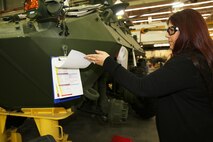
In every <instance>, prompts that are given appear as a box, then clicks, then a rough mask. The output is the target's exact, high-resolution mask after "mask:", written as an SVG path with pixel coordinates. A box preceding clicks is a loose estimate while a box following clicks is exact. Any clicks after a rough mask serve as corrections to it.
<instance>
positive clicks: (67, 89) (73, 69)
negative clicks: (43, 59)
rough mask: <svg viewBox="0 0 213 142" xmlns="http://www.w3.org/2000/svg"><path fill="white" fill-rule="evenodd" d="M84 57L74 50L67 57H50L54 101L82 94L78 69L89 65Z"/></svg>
mask: <svg viewBox="0 0 213 142" xmlns="http://www.w3.org/2000/svg"><path fill="white" fill-rule="evenodd" d="M84 57H85V54H83V53H81V52H79V51H76V50H71V52H70V53H69V55H68V56H67V57H64V56H63V57H52V59H51V63H52V77H53V88H54V99H62V98H68V97H75V96H79V95H82V94H83V87H82V82H81V76H80V70H79V69H80V68H86V67H88V66H89V65H90V62H89V61H88V60H86V59H84Z"/></svg>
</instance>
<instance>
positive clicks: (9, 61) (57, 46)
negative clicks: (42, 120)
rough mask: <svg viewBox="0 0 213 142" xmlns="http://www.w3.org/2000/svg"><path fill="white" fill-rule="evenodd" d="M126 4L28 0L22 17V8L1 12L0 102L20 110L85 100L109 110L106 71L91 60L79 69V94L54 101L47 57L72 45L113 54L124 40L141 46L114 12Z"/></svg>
mask: <svg viewBox="0 0 213 142" xmlns="http://www.w3.org/2000/svg"><path fill="white" fill-rule="evenodd" d="M91 3H92V2H91ZM92 4H94V3H92ZM127 6H128V4H127V3H124V4H118V5H112V2H109V1H104V2H102V3H100V4H98V5H97V4H96V5H90V6H88V7H86V6H85V7H83V6H79V7H68V6H66V7H65V6H64V0H26V1H25V5H24V9H25V13H22V15H23V14H24V15H26V18H24V19H22V18H21V17H20V14H16V15H10V16H6V17H2V20H1V21H0V43H1V46H0V65H1V72H0V78H1V95H0V107H3V108H5V109H8V110H19V109H20V108H29V107H31V108H40V107H57V106H62V107H66V108H67V107H71V106H74V105H78V106H80V108H85V107H84V106H85V104H87V102H88V101H89V102H95V103H94V104H95V105H96V106H97V107H96V109H97V108H99V109H100V111H97V113H99V112H103V114H107V113H109V112H111V113H112V110H113V109H111V111H110V104H109V98H108V96H107V85H106V84H107V81H108V76H107V75H106V74H105V73H104V72H103V70H102V68H101V67H100V66H97V65H95V64H91V65H90V66H89V67H87V68H85V69H80V74H81V80H82V85H83V90H84V95H83V96H81V97H80V98H78V99H75V100H70V101H62V102H60V103H54V96H53V85H52V71H51V57H54V56H64V55H67V54H68V53H69V52H70V51H71V50H72V49H74V50H77V51H80V52H82V53H84V54H88V53H94V52H95V50H96V49H98V50H104V51H107V52H108V53H109V54H110V55H111V56H112V57H115V58H116V57H117V55H118V52H119V50H120V48H121V47H122V46H123V47H125V48H126V49H127V50H128V51H129V52H130V53H134V51H137V52H143V50H142V48H141V47H140V45H139V44H138V43H137V42H136V41H135V40H134V39H133V38H132V36H131V35H130V32H129V29H128V25H127V24H126V23H125V20H118V19H117V18H116V16H115V12H117V10H119V9H120V8H125V7H127ZM91 7H92V8H91ZM84 12H85V13H84ZM111 102H114V105H115V104H116V103H117V104H120V103H121V102H119V101H116V100H113V101H111ZM79 104H80V105H79ZM90 104H91V103H89V105H90ZM121 104H122V106H119V105H117V107H119V108H121V109H126V104H125V102H122V103H121ZM115 106H116V105H115ZM87 108H88V107H87ZM82 110H85V109H82ZM87 110H88V109H87ZM87 110H85V111H87ZM88 111H89V112H95V113H96V110H95V111H93V110H88ZM113 113H116V112H113ZM125 117H126V116H125ZM112 119H113V118H112Z"/></svg>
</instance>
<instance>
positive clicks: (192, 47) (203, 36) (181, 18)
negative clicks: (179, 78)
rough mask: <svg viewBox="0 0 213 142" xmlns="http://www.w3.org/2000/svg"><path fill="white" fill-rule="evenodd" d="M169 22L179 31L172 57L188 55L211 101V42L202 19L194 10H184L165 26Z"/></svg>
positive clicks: (212, 60) (212, 94)
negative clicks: (185, 53)
mask: <svg viewBox="0 0 213 142" xmlns="http://www.w3.org/2000/svg"><path fill="white" fill-rule="evenodd" d="M169 22H170V23H171V24H172V25H174V26H176V27H178V28H179V31H180V35H179V37H178V39H177V40H176V42H175V45H174V48H173V50H172V52H173V55H177V54H179V53H182V52H189V53H190V54H189V55H190V58H191V60H192V62H193V64H194V65H195V66H196V68H198V70H199V72H200V74H201V76H202V77H203V79H204V81H205V84H206V85H207V87H208V90H209V93H210V94H211V98H212V101H213V40H212V39H211V37H210V35H209V32H208V27H207V24H206V22H205V20H204V18H203V17H202V15H201V14H200V13H199V12H197V11H196V10H193V9H185V10H182V11H180V12H177V13H175V14H173V15H172V16H171V17H170V18H169V19H168V21H167V24H169ZM191 51H193V52H191ZM194 51H195V52H194ZM197 53H199V54H197ZM200 53H201V54H200ZM208 67H209V68H208ZM206 70H207V72H206ZM207 74H210V75H211V77H210V78H209V75H207Z"/></svg>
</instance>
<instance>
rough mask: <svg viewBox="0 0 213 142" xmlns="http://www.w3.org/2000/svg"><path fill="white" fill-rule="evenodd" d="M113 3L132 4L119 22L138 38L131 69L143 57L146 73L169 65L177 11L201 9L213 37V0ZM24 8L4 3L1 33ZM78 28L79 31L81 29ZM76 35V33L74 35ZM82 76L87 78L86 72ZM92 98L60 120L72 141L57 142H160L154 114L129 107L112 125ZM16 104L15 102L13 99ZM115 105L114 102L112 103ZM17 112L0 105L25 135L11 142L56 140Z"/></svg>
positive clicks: (18, 1) (18, 2) (83, 0)
mask: <svg viewBox="0 0 213 142" xmlns="http://www.w3.org/2000/svg"><path fill="white" fill-rule="evenodd" d="M91 2H93V3H98V2H99V1H98V0H97V1H96V0H66V3H67V4H68V5H69V6H70V7H81V6H85V5H90V3H91ZM101 2H102V1H101ZM110 2H111V3H118V4H120V3H128V6H126V5H125V9H124V10H123V12H124V14H123V15H119V16H118V19H121V20H122V19H124V21H125V24H127V25H128V29H129V31H130V34H131V36H132V37H134V39H135V41H136V43H137V44H138V45H136V46H135V45H133V46H135V50H136V52H135V53H134V54H133V55H132V56H134V55H135V57H132V56H131V57H130V58H133V59H129V60H130V61H132V60H133V61H132V62H133V63H131V65H132V66H134V65H135V64H136V63H135V62H134V60H137V61H138V60H139V59H144V58H146V60H147V65H146V66H147V67H148V73H151V72H153V71H154V70H156V69H158V68H160V67H161V65H162V64H164V63H165V61H166V60H167V58H169V56H170V54H171V50H170V49H169V44H168V41H167V38H166V37H165V34H166V29H167V27H168V26H167V24H166V21H167V20H168V18H169V16H170V15H171V14H173V13H175V12H177V11H179V10H182V9H187V8H192V9H195V10H197V11H199V12H200V13H201V14H202V16H203V17H204V19H205V20H206V23H207V25H208V30H209V34H210V36H211V38H212V39H213V0H117V1H115V0H113V1H110ZM24 4H25V0H0V18H1V19H0V29H1V27H3V26H2V25H3V24H2V23H4V24H5V21H4V22H2V21H3V18H4V17H7V16H10V15H16V14H25V10H24V8H23V7H24ZM89 14H90V13H89ZM89 14H88V15H89ZM79 17H84V15H83V16H79ZM25 18H26V17H25ZM25 18H24V19H25ZM27 19H28V18H26V19H25V20H27ZM73 19H74V20H73V21H74V22H75V20H76V19H77V20H78V16H77V17H74V18H73ZM79 19H80V18H79ZM77 20H76V21H77ZM32 21H33V20H32ZM1 22H2V23H1ZM84 22H85V21H84ZM8 23H9V22H8ZM105 23H107V22H105ZM8 25H9V24H8ZM85 25H86V24H85ZM35 27H36V26H35ZM36 28H37V27H36ZM92 29H93V28H92ZM78 30H80V28H79V29H78ZM98 30H99V29H95V31H96V32H97V33H98ZM2 31H3V32H5V30H3V29H2ZM41 31H42V30H41ZM90 31H92V30H88V32H90ZM72 32H73V31H71V33H70V34H71V35H72ZM96 32H94V33H96ZM73 33H74V34H75V31H74V32H73ZM85 33H86V30H85V32H84V34H85ZM27 34H28V33H27ZM30 34H31V33H30ZM30 34H29V35H30ZM32 34H33V33H32ZM4 35H5V34H4V33H1V30H0V39H1V37H3V38H2V39H5V37H6V36H5V37H4ZM68 36H69V35H68ZM6 38H7V37H6ZM65 38H66V37H65ZM0 41H1V40H0ZM2 41H3V40H2ZM14 41H16V40H14ZM35 41H36V40H35ZM53 41H54V40H52V42H53ZM82 41H85V40H82ZM39 42H40V43H42V42H45V41H44V40H40V41H39V39H38V40H37V41H36V42H35V43H36V44H35V45H39V44H40V43H39ZM121 42H122V41H121ZM123 42H125V41H123ZM0 43H1V42H0ZM55 43H56V42H53V43H52V44H51V45H53V44H55ZM28 44H29V43H27V44H26V45H28ZM60 44H61V41H60ZM89 44H90V43H89ZM104 44H105V43H104ZM125 44H128V43H125ZM134 44H135V43H134ZM4 45H7V44H4ZM47 45H48V44H45V46H47ZM85 45H86V44H85ZM85 45H82V46H85ZM100 45H101V43H98V46H100ZM109 45H111V44H109ZM112 45H113V46H114V44H112ZM128 45H129V44H128ZM60 46H61V45H60ZM103 46H104V47H105V46H108V43H106V45H103ZM130 46H131V44H130ZM63 47H64V46H63ZM116 48H117V47H116ZM131 50H132V49H131ZM22 51H23V52H24V51H26V52H27V51H28V50H26V49H24V50H22ZM109 51H110V49H109ZM46 52H47V51H46ZM48 52H49V51H48ZM57 52H58V50H57ZM60 53H61V51H60ZM63 53H64V54H65V50H63ZM86 53H89V51H86ZM132 53H133V52H132ZM51 54H52V52H51ZM53 54H55V55H57V54H56V52H53ZM66 54H67V53H66ZM20 55H21V54H20ZM23 55H24V53H23ZM26 57H28V58H30V56H29V55H27V56H26ZM42 59H43V58H42ZM44 59H46V58H44ZM92 66H95V65H92ZM83 71H84V70H83ZM95 71H97V72H99V71H100V70H99V69H97V70H95ZM100 72H101V71H100ZM92 73H93V72H92ZM83 75H84V76H86V77H87V74H86V73H85V74H83ZM48 79H49V78H48ZM89 79H90V78H89ZM89 79H88V80H89ZM104 79H105V78H104ZM104 79H103V80H104ZM97 80H98V79H97ZM103 80H98V81H100V82H101V81H103ZM89 81H90V80H89ZM91 82H92V81H91ZM84 83H85V84H87V82H86V81H83V84H84ZM94 84H95V83H94ZM51 85H52V84H51ZM115 86H116V85H115ZM108 87H109V88H110V89H111V90H112V92H109V93H111V94H110V95H109V97H110V98H111V97H112V98H113V97H114V96H113V93H114V92H113V87H112V86H110V85H109V86H108ZM116 87H117V86H116ZM93 88H96V86H95V85H94V86H93ZM119 89H120V88H119ZM121 90H122V88H121ZM119 91H120V90H119ZM122 91H123V92H125V90H122ZM118 98H119V97H118ZM11 99H12V98H11ZM88 100H89V99H88V98H86V101H87V103H86V104H84V102H83V103H82V101H80V103H79V102H77V105H75V106H72V107H71V109H72V111H73V112H74V113H73V114H72V113H69V111H68V113H69V114H68V115H69V116H66V117H64V118H63V119H57V121H58V123H59V127H60V128H57V129H59V130H57V131H59V133H60V134H59V135H60V136H63V135H64V134H67V135H68V138H64V139H68V140H61V139H60V140H57V142H62V141H63V142H69V141H72V142H92V141H97V142H159V138H158V134H157V130H156V125H155V116H154V115H151V116H149V117H144V116H141V115H140V114H138V113H137V112H136V111H135V110H134V109H133V108H132V106H131V105H129V104H127V107H128V110H123V111H125V112H124V113H125V116H122V117H123V118H122V120H115V121H110V120H108V119H107V118H106V116H105V115H103V114H102V113H100V112H99V110H98V109H99V108H97V105H94V104H92V105H90V104H91V103H94V102H95V104H96V103H98V102H96V101H97V100H95V101H94V100H92V101H91V100H89V101H88ZM13 101H14V102H15V99H14V100H13ZM35 101H36V100H35ZM77 101H78V100H77ZM84 101H85V100H84ZM111 102H112V100H111ZM75 104H76V103H75ZM114 105H115V104H114ZM122 105H126V102H125V101H124V102H123V101H122ZM65 106H66V104H65ZM1 107H2V108H3V110H1ZM66 107H67V106H66ZM66 107H65V108H66ZM94 107H95V108H94ZM115 107H117V106H115ZM122 107H123V106H122ZM85 108H86V109H85ZM122 109H124V108H122ZM88 110H89V111H88ZM93 110H95V111H93ZM11 111H12V113H11V114H10V112H11ZM13 111H14V108H12V109H9V112H8V113H7V111H6V112H5V110H4V107H3V106H1V104H0V115H2V114H3V115H5V114H6V115H8V118H7V123H8V128H9V129H13V127H17V129H16V132H17V133H19V134H21V138H14V137H13V138H12V140H11V142H52V141H54V140H48V139H46V140H45V139H42V138H45V137H42V138H41V137H40V134H39V129H38V128H39V127H38V126H37V125H36V123H35V118H36V117H34V116H33V117H32V115H31V116H29V115H28V114H26V115H25V114H24V115H22V114H21V115H19V113H20V112H19V111H20V109H18V112H16V111H15V112H14V113H13ZM26 111H27V112H28V110H26ZM30 111H31V110H30ZM51 111H52V110H50V111H49V110H48V112H46V111H45V112H43V111H41V112H38V115H40V113H41V114H42V113H47V115H49V114H50V115H51V114H52V112H51ZM54 111H55V110H54ZM56 111H58V110H56ZM16 113H17V114H18V117H14V116H16V115H17V114H16ZM31 113H32V112H31ZM57 113H59V114H60V113H61V114H62V115H63V113H64V110H60V109H59V112H57ZM66 113H67V112H66V110H65V114H64V116H65V115H67V114H66ZM9 115H11V116H9ZM35 115H37V112H35ZM119 115H120V114H119ZM122 115H123V114H122ZM23 116H24V117H23ZM26 116H27V117H26ZM0 119H1V120H2V118H0ZM3 119H4V118H3ZM54 123H55V122H54ZM51 124H52V123H50V125H51ZM0 125H1V127H2V124H0ZM6 127H7V124H6ZM40 127H41V128H42V126H40ZM5 129H6V128H5ZM44 129H45V128H44ZM0 130H1V131H3V132H4V129H3V130H2V128H1V129H0ZM44 131H45V130H44ZM3 132H1V134H0V141H1V140H2V139H1V136H3V135H4V134H3V135H2V133H3ZM15 137H17V136H16V135H15ZM18 137H19V136H18ZM14 139H18V140H17V141H16V140H14ZM3 142H4V141H3Z"/></svg>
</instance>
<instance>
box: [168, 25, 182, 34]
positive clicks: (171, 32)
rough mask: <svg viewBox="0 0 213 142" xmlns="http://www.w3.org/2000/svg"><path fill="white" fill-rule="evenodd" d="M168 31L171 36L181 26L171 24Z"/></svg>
mask: <svg viewBox="0 0 213 142" xmlns="http://www.w3.org/2000/svg"><path fill="white" fill-rule="evenodd" d="M166 31H167V33H168V34H169V35H170V36H171V35H174V34H175V33H176V32H177V31H179V28H178V27H176V26H171V27H168V29H167V30H166Z"/></svg>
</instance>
